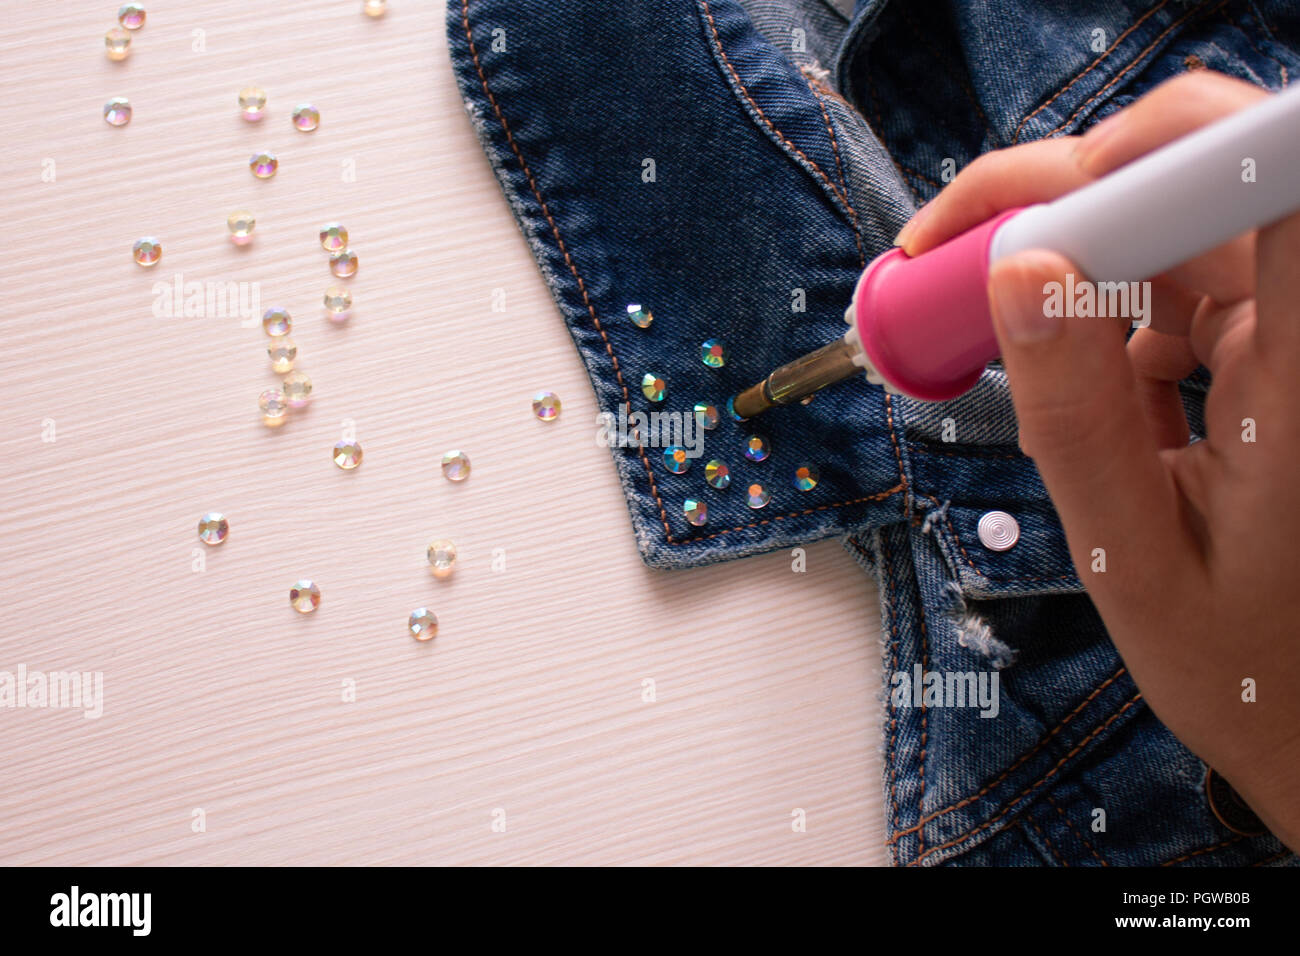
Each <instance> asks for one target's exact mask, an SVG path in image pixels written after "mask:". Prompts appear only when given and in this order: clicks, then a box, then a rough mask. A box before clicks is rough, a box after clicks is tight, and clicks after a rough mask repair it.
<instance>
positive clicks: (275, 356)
mask: <svg viewBox="0 0 1300 956" xmlns="http://www.w3.org/2000/svg"><path fill="white" fill-rule="evenodd" d="M266 354H267V355H269V356H270V357H271V371H273V372H275V374H276V375H283V374H285V373H286V372H292V371H293V360H294V359H296V358H297V357H298V346H296V345H294V344H293V339H291V338H289V337H288V336H287V335H282V336H280V337H279V338H277V339H272V340H271V342H270V344H269V345H267V347H266Z"/></svg>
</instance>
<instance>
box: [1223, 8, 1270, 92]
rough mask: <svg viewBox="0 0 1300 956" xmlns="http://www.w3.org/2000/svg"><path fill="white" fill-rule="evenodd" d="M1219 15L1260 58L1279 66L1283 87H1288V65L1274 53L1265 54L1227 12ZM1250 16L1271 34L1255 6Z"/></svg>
mask: <svg viewBox="0 0 1300 956" xmlns="http://www.w3.org/2000/svg"><path fill="white" fill-rule="evenodd" d="M1219 15H1220V16H1221V17H1223V19H1224V21H1225V22H1226V23H1227V24H1228V26H1230V27H1232V29H1234V30H1236V31H1237V32H1238V33H1240V34H1241V35H1242V36H1243V37H1245V38H1246V42H1247V43H1249V44H1250V48H1251V49H1252V50H1254V51H1255V52H1256V53H1258V54H1259V55H1260V56H1266V57H1268V58H1269V59H1270V60H1272V61H1273V62H1274V63H1276V64H1277V68H1278V69H1279V70H1281V71H1282V85H1283V86H1286V64H1284V63H1283V62H1282V61H1281V60H1279V59H1278V58H1277V57H1275V56H1274V55H1273V54H1272V53H1265V52H1264V51H1263V50H1261V49H1260V48H1259V44H1257V43H1256V42H1255V41H1254V40H1253V39H1252V38H1251V35H1250V34H1249V33H1247V32H1246V31H1245V30H1244V29H1242V28H1241V27H1240V26H1239V25H1238V24H1236V23H1233V22H1232V17H1230V16H1228V11H1227V10H1220V11H1219ZM1250 16H1251V18H1252V19H1254V21H1255V22H1256V23H1258V24H1259V25H1260V28H1261V29H1263V30H1264V32H1265V33H1269V32H1271V31H1269V29H1268V25H1267V24H1266V23H1265V22H1264V19H1263V17H1261V16H1259V12H1258V11H1257V10H1256V9H1255V8H1254V5H1253V4H1252V5H1251V7H1250Z"/></svg>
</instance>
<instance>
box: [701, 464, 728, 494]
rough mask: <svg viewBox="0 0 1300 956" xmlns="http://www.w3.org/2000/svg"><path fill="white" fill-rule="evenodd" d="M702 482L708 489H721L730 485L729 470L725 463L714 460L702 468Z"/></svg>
mask: <svg viewBox="0 0 1300 956" xmlns="http://www.w3.org/2000/svg"><path fill="white" fill-rule="evenodd" d="M704 480H705V481H707V482H708V483H709V487H711V488H718V489H722V488H725V487H727V485H729V484H731V469H730V468H728V467H727V465H726V463H725V462H722V461H719V460H718V459H717V458H714V459H713V460H712V461H710V462H709V463H708V464H707V465H705V466H704Z"/></svg>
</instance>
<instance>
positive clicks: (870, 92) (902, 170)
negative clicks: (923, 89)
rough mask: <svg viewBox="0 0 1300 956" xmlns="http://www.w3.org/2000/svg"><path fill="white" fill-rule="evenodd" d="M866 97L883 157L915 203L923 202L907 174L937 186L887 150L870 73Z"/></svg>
mask: <svg viewBox="0 0 1300 956" xmlns="http://www.w3.org/2000/svg"><path fill="white" fill-rule="evenodd" d="M867 96H868V97H869V98H870V99H871V106H872V112H873V113H875V114H876V125H875V126H874V127H872V130H873V132H875V134H876V138H877V139H879V140H880V146H881V148H882V149H884V151H885V155H886V156H888V157H889V161H890V162H891V163H893V164H894V168H895V169H896V170H898V175H899V176H900V177H901V178H902V180H903V182H904V183H906V184H907V188H908V189H910V190H911V191H912V196H913V197H914V198H915V199H916V201H917V203H921V202H923V200H922V199H921V193H920V191H919V190H918V189H917V188H916V186H915V185H913V184H912V181H911V179H909V178H908V174H909V173H910V174H911V175H912V176H913V177H915V178H917V179H920V180H923V181H924V182H926V183H928V184H929V185H931V186H934V187H935V188H936V189H937V188H939V184H938V183H936V182H935V181H934V180H932V179H929V178H928V177H926V176H922V175H921V174H920V173H918V172H917V171H916V170H914V169H912V168H911V167H910V166H906V165H904V164H903V162H902V161H901V160H899V158H898V157H897V156H895V155H894V151H893V150H892V149H890V148H889V143H888V142H886V140H885V118H884V115H883V114H882V113H881V112H880V97H878V96H877V95H876V82H875V80H874V79H873V78H872V76H871V73H870V72H868V73H867Z"/></svg>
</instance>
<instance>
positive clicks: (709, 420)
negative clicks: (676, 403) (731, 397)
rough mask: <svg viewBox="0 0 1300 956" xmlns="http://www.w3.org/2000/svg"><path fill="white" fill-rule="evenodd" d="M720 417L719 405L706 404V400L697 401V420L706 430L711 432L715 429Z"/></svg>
mask: <svg viewBox="0 0 1300 956" xmlns="http://www.w3.org/2000/svg"><path fill="white" fill-rule="evenodd" d="M720 417H721V416H719V415H718V406H717V405H706V404H705V403H704V402H696V404H695V422H696V424H697V425H699V426H700V427H701V428H703V429H704V430H705V431H706V432H711V431H713V429H715V428H717V427H718V420H719V418H720Z"/></svg>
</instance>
